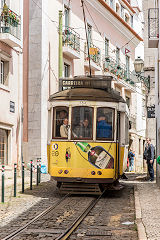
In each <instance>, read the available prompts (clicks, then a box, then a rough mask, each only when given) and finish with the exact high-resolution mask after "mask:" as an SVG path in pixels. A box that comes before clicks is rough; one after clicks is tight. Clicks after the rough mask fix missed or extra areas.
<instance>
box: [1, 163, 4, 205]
mask: <svg viewBox="0 0 160 240" xmlns="http://www.w3.org/2000/svg"><path fill="white" fill-rule="evenodd" d="M1 201H2V203H4V165H2V200H1Z"/></svg>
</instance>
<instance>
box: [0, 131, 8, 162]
mask: <svg viewBox="0 0 160 240" xmlns="http://www.w3.org/2000/svg"><path fill="white" fill-rule="evenodd" d="M0 164H5V165H6V164H8V131H7V130H5V129H2V128H0Z"/></svg>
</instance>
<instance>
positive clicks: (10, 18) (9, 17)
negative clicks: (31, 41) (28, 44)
mask: <svg viewBox="0 0 160 240" xmlns="http://www.w3.org/2000/svg"><path fill="white" fill-rule="evenodd" d="M0 12H1V15H0V20H1V21H0V32H1V33H10V34H11V35H13V36H14V37H16V38H17V39H19V40H20V39H21V18H20V16H18V15H17V14H16V13H15V12H13V11H12V10H10V9H9V8H7V9H5V11H4V8H3V9H1V10H0Z"/></svg>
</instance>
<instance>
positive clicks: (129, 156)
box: [128, 149, 135, 172]
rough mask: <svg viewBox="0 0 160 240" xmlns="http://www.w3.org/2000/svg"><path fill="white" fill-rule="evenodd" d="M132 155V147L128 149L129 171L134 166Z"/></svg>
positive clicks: (133, 155) (131, 170)
mask: <svg viewBox="0 0 160 240" xmlns="http://www.w3.org/2000/svg"><path fill="white" fill-rule="evenodd" d="M134 157H135V154H134V152H133V151H132V149H130V150H129V152H128V159H129V172H133V168H134Z"/></svg>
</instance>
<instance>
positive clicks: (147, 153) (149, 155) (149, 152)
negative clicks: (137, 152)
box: [143, 138, 154, 182]
mask: <svg viewBox="0 0 160 240" xmlns="http://www.w3.org/2000/svg"><path fill="white" fill-rule="evenodd" d="M146 141H147V144H146V147H145V150H144V154H143V156H144V159H146V161H147V166H148V172H149V175H150V181H151V182H152V181H154V168H153V164H154V146H153V145H152V144H151V139H150V138H147V139H146Z"/></svg>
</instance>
